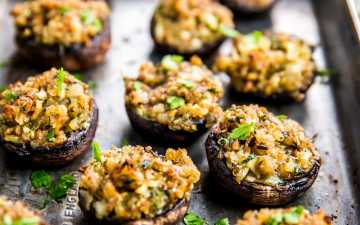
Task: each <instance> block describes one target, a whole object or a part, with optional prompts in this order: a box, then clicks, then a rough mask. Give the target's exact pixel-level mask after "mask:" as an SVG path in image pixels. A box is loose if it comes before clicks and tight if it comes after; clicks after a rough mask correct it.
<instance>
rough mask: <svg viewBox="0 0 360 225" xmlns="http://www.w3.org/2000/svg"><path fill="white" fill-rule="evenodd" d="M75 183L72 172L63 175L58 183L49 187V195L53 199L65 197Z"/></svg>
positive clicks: (57, 199)
mask: <svg viewBox="0 0 360 225" xmlns="http://www.w3.org/2000/svg"><path fill="white" fill-rule="evenodd" d="M74 185H75V178H74V176H72V175H70V174H65V175H62V176H61V177H60V179H59V181H58V183H57V184H55V185H52V186H51V187H50V189H49V195H50V197H51V198H52V199H54V200H56V201H59V200H61V199H62V198H64V197H65V196H66V194H67V192H68V190H69V189H70V188H72V187H73V186H74Z"/></svg>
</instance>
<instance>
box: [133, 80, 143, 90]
mask: <svg viewBox="0 0 360 225" xmlns="http://www.w3.org/2000/svg"><path fill="white" fill-rule="evenodd" d="M134 90H135V91H140V90H141V83H140V82H139V81H135V82H134Z"/></svg>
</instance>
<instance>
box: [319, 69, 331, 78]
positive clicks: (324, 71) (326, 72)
mask: <svg viewBox="0 0 360 225" xmlns="http://www.w3.org/2000/svg"><path fill="white" fill-rule="evenodd" d="M332 74H333V73H332V72H331V71H330V70H328V69H319V70H317V71H316V75H317V76H319V77H330V76H331V75H332Z"/></svg>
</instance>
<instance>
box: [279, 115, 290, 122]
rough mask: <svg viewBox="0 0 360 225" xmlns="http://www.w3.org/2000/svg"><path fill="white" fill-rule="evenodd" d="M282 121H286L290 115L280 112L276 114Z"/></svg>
mask: <svg viewBox="0 0 360 225" xmlns="http://www.w3.org/2000/svg"><path fill="white" fill-rule="evenodd" d="M276 117H277V118H278V119H279V120H280V121H281V122H284V121H285V120H286V119H287V118H288V117H287V115H284V114H280V115H277V116H276Z"/></svg>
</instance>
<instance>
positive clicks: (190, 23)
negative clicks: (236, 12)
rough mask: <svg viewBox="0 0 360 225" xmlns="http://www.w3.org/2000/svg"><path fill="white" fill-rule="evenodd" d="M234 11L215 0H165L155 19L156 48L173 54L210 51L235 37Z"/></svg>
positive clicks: (153, 35)
mask: <svg viewBox="0 0 360 225" xmlns="http://www.w3.org/2000/svg"><path fill="white" fill-rule="evenodd" d="M233 27H234V22H233V15H232V13H231V11H230V10H228V9H227V8H226V7H224V6H222V5H220V4H219V3H217V2H216V1H212V0H161V1H160V4H159V5H158V7H157V8H156V10H155V12H154V15H153V17H152V20H151V36H152V38H153V40H154V42H155V45H156V47H157V48H158V49H159V50H160V51H163V52H166V53H171V54H184V55H193V54H200V55H204V54H208V53H211V52H212V51H213V50H215V49H216V48H217V47H218V46H219V45H220V44H221V43H222V42H223V41H224V40H225V38H226V36H229V35H230V36H231V34H232V28H233Z"/></svg>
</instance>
